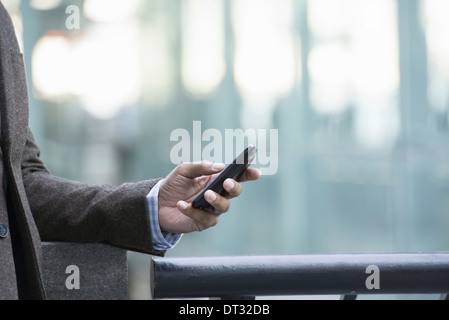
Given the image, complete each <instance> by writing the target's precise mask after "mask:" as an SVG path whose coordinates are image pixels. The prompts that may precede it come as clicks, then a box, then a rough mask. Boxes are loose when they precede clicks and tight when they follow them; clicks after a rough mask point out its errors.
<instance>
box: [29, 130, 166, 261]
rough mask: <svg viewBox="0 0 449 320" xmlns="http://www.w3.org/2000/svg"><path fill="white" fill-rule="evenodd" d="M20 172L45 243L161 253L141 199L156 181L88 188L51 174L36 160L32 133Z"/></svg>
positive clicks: (143, 198) (36, 154) (143, 200)
mask: <svg viewBox="0 0 449 320" xmlns="http://www.w3.org/2000/svg"><path fill="white" fill-rule="evenodd" d="M22 176H23V181H24V185H25V190H26V193H27V197H28V200H29V203H30V207H31V211H32V212H33V216H34V219H35V221H36V225H37V227H38V229H39V233H40V236H41V239H42V240H43V241H70V242H105V243H110V244H112V245H115V246H118V247H123V248H125V249H130V250H133V251H139V252H144V253H150V254H156V255H163V251H159V250H154V249H153V247H152V241H151V235H150V226H149V220H148V214H147V208H146V200H145V198H146V195H147V194H148V193H149V191H150V190H151V189H152V188H153V187H154V185H155V184H156V183H157V182H158V180H150V181H143V182H138V183H126V184H123V185H121V186H111V185H97V186H91V185H86V184H82V183H79V182H74V181H69V180H66V179H62V178H58V177H55V176H52V175H51V174H50V173H49V172H48V170H47V169H46V168H45V166H44V165H43V163H42V161H41V160H40V158H39V149H38V147H37V146H36V144H35V142H34V139H33V136H32V134H31V131H29V133H28V138H27V142H26V146H25V149H24V153H23V156H22Z"/></svg>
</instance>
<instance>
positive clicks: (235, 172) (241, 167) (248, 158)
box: [192, 145, 256, 208]
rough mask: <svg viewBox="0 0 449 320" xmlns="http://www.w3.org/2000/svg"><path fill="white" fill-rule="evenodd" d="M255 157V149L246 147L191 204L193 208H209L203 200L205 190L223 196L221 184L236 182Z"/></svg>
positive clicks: (252, 146)
mask: <svg viewBox="0 0 449 320" xmlns="http://www.w3.org/2000/svg"><path fill="white" fill-rule="evenodd" d="M255 156H256V147H255V146H254V145H250V146H248V147H247V148H246V149H245V150H244V151H243V152H242V153H241V154H240V155H239V156H238V157H237V158H235V159H234V161H233V162H232V163H231V164H230V165H228V166H227V167H226V168H225V169H224V170H223V171H222V172H221V173H220V174H219V175H218V177H216V178H215V179H214V181H212V182H211V183H210V184H209V185H208V186H207V187H206V188H205V189H204V190H203V191H202V192H201V193H200V194H199V195H198V196H197V197H196V198H195V200H193V202H192V206H193V207H194V208H206V207H209V206H210V204H209V202H207V201H206V199H204V194H205V193H206V191H207V190H212V191H215V192H216V193H218V194H220V195H223V194H224V192H225V190H224V188H223V182H225V180H226V179H228V178H231V179H234V180H237V179H238V178H240V176H241V175H242V174H243V172H245V170H246V169H247V168H248V167H249V165H250V164H251V162H253V160H254V157H255Z"/></svg>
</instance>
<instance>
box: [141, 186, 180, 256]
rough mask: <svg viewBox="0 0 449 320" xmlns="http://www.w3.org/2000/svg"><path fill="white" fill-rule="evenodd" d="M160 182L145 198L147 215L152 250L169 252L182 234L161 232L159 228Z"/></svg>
mask: <svg viewBox="0 0 449 320" xmlns="http://www.w3.org/2000/svg"><path fill="white" fill-rule="evenodd" d="M161 183H162V180H161V181H159V182H158V183H157V184H156V185H155V186H154V187H153V188H152V189H151V190H150V192H149V193H148V195H147V197H146V201H147V208H148V214H149V217H150V229H151V239H152V241H153V249H155V250H169V249H172V248H174V247H175V246H176V244H177V243H178V242H179V240H180V239H181V237H182V234H178V233H171V232H165V231H161V228H160V226H159V212H158V196H159V188H160V187H161Z"/></svg>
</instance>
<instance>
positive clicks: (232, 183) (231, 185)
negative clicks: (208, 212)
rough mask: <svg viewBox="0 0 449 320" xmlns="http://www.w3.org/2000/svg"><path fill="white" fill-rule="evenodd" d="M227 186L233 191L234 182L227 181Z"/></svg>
mask: <svg viewBox="0 0 449 320" xmlns="http://www.w3.org/2000/svg"><path fill="white" fill-rule="evenodd" d="M227 184H228V186H229V189H231V190H232V189H234V187H235V184H234V181H232V180H228V182H227Z"/></svg>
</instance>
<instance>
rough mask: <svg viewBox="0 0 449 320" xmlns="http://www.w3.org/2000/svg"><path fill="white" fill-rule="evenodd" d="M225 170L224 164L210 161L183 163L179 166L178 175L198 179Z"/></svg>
mask: <svg viewBox="0 0 449 320" xmlns="http://www.w3.org/2000/svg"><path fill="white" fill-rule="evenodd" d="M224 168H225V164H224V163H213V162H210V161H201V162H193V163H183V164H181V165H179V166H178V173H179V174H181V175H183V176H185V177H188V178H196V177H201V176H204V175H211V174H214V173H218V172H220V171H222V170H223V169H224Z"/></svg>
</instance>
